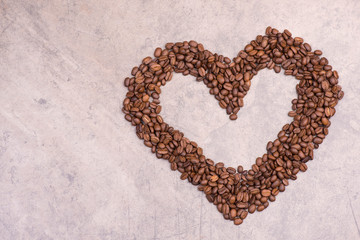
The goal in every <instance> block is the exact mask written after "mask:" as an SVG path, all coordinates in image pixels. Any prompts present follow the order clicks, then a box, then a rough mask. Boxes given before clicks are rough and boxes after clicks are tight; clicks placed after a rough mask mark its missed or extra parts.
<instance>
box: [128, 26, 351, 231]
mask: <svg viewBox="0 0 360 240" xmlns="http://www.w3.org/2000/svg"><path fill="white" fill-rule="evenodd" d="M321 55H322V52H321V51H320V50H315V51H313V52H312V51H311V46H310V45H309V44H308V43H304V41H303V39H302V38H300V37H295V38H293V37H292V34H291V33H290V32H289V31H288V30H284V32H283V33H281V32H279V31H278V30H277V29H275V28H271V27H267V28H266V30H265V35H264V36H261V35H258V36H257V37H256V39H255V40H253V41H251V42H250V44H248V45H246V47H245V48H244V50H241V51H240V52H239V54H238V55H237V56H236V57H235V58H233V60H232V61H231V60H230V58H227V57H224V56H222V55H218V54H213V53H211V52H210V51H208V50H205V49H204V47H203V45H202V44H200V43H197V42H195V41H193V40H192V41H189V42H188V41H184V42H177V43H167V44H166V45H165V49H161V48H157V49H155V52H154V58H152V57H146V58H144V59H143V61H142V63H141V64H140V66H139V67H134V68H133V69H132V71H131V74H132V77H127V78H125V81H124V85H125V86H126V87H127V88H128V90H129V91H128V92H127V94H126V97H125V99H124V101H123V108H122V111H123V112H124V114H125V119H126V120H128V121H130V122H131V123H132V125H133V126H135V127H136V134H137V136H138V137H139V138H140V139H142V140H144V144H145V146H147V147H149V148H151V151H152V152H153V153H155V154H156V156H157V157H158V158H163V159H166V160H168V161H169V162H170V168H171V170H178V171H179V172H181V176H180V178H181V179H182V180H185V179H187V180H188V181H189V182H190V183H192V184H193V185H197V186H198V190H200V191H203V192H204V193H205V194H206V198H207V199H208V201H209V202H212V203H213V204H214V205H216V206H217V209H218V210H219V212H221V213H222V214H223V216H224V218H225V219H230V220H232V221H234V224H235V225H239V224H241V223H242V222H243V220H244V219H245V218H246V216H247V215H248V213H254V212H255V211H259V212H261V211H263V210H264V209H265V208H267V207H268V205H269V202H273V201H275V199H276V196H277V195H278V193H279V192H283V191H285V187H286V186H287V185H288V184H289V179H291V180H296V178H297V177H296V175H297V173H298V172H299V171H302V172H305V171H306V170H307V165H306V163H307V162H308V161H309V160H312V159H313V150H314V149H317V148H318V147H319V145H320V144H321V143H322V142H323V139H324V138H325V136H326V135H327V134H328V127H329V126H330V124H331V123H330V121H329V119H330V118H331V117H332V116H333V115H334V114H335V106H336V105H337V103H338V101H339V100H341V99H342V97H343V96H344V92H343V91H342V89H341V86H339V85H338V78H339V76H338V73H337V71H334V70H332V67H331V66H330V65H329V64H328V60H327V59H326V58H324V57H320V56H321ZM264 68H268V69H274V71H275V72H276V73H279V72H280V71H281V69H283V70H284V71H285V75H291V76H294V77H295V78H296V79H297V80H299V83H298V84H297V85H296V92H297V98H296V99H294V100H292V110H291V111H290V112H289V114H288V115H289V116H290V117H292V118H293V121H292V122H291V123H288V124H285V125H284V126H283V127H282V130H281V131H280V132H279V134H278V137H277V139H275V140H274V141H269V142H268V144H267V146H266V150H267V152H266V153H265V154H264V155H263V156H262V157H258V158H257V159H256V161H255V164H253V165H252V168H251V169H249V170H244V169H243V167H242V166H238V167H237V169H235V168H233V167H225V166H224V163H221V162H219V163H215V162H214V161H213V160H211V159H208V158H206V157H205V156H204V155H203V150H202V148H201V147H199V146H198V145H197V143H195V142H193V141H190V140H189V139H187V138H186V137H185V136H184V134H183V133H182V132H181V131H179V130H176V129H174V128H173V127H171V126H170V125H169V124H167V123H165V122H164V120H163V118H162V117H161V116H160V112H161V106H160V105H159V104H160V101H159V96H160V93H161V88H160V87H161V86H164V85H166V83H167V82H168V81H170V80H171V78H172V75H173V73H174V72H175V73H182V74H183V75H189V74H190V75H193V76H194V77H195V78H196V80H197V81H202V82H204V83H205V85H206V86H207V87H208V88H210V91H209V92H210V94H211V95H214V96H215V98H216V99H217V100H218V101H219V105H220V107H221V108H223V109H225V110H226V113H227V114H229V115H230V119H231V120H236V118H237V115H236V114H237V113H238V112H239V110H240V108H241V107H242V106H243V99H244V97H245V96H246V94H247V92H248V91H249V89H250V86H251V80H252V78H253V76H255V75H256V74H257V73H258V71H260V70H261V69H264Z"/></svg>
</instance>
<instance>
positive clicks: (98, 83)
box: [0, 0, 360, 240]
mask: <svg viewBox="0 0 360 240" xmlns="http://www.w3.org/2000/svg"><path fill="white" fill-rule="evenodd" d="M359 21H360V2H359V1H356V0H340V1H335V0H332V1H305V2H304V1H287V2H284V1H280V0H277V1H262V2H260V1H226V3H225V2H224V3H221V2H219V1H190V0H187V1H124V0H120V1H119V0H117V1H115V0H103V1H99V0H97V1H96V0H90V1H79V0H66V1H65V0H64V1H59V0H55V1H45V0H39V1H25V0H2V1H0V106H1V108H0V123H1V124H0V236H1V237H0V238H1V239H4V240H7V239H159V240H160V239H161V240H162V239H277V240H281V239H329V240H330V239H360V230H359V226H360V189H359V185H360V168H359V153H360V141H359V140H360V138H359V136H360V107H359V106H360V105H359V103H360V101H359V95H360V87H359V84H358V82H359V73H358V71H359V69H360V64H359V55H360V50H359V49H360V44H359V43H360V42H359V39H360V28H359ZM268 25H270V26H273V27H276V28H278V29H279V30H281V31H282V30H283V29H285V28H287V29H289V30H290V31H291V32H292V33H293V35H295V36H300V37H303V38H304V39H305V41H306V42H308V43H310V44H311V45H312V47H313V48H314V49H321V50H322V51H323V53H324V56H325V57H327V58H328V59H329V61H330V64H331V65H332V66H333V67H334V69H336V70H338V72H339V75H340V84H341V85H342V86H343V89H344V91H345V97H344V99H343V100H342V101H341V102H340V104H339V105H338V106H337V113H336V115H335V117H334V118H332V119H331V122H332V126H331V127H330V133H329V135H328V137H327V138H326V140H325V142H324V143H323V144H322V145H321V146H320V148H319V149H318V150H316V151H315V160H314V161H311V162H309V164H308V166H309V169H308V171H307V172H305V173H300V174H299V175H298V180H296V181H291V182H290V185H289V186H288V187H287V189H286V191H285V192H284V193H281V194H279V195H278V198H277V201H276V202H274V203H271V204H270V206H269V207H268V208H267V209H266V210H265V211H263V212H261V213H257V214H254V215H250V216H248V217H247V219H246V220H245V221H244V223H243V224H242V225H240V226H234V225H233V223H232V222H230V221H225V220H224V219H223V218H222V216H221V214H219V213H218V212H217V210H216V208H215V207H214V206H213V205H210V204H209V203H208V202H207V200H206V198H205V196H204V195H203V193H201V192H198V191H197V189H196V188H195V187H193V186H192V185H191V184H189V183H188V182H186V181H180V179H179V176H180V174H179V173H178V172H172V171H170V167H169V163H167V162H166V161H163V160H159V159H156V158H155V156H154V155H153V154H151V153H150V151H149V149H148V148H146V147H144V146H143V143H142V142H141V141H140V140H139V139H138V138H137V137H136V135H135V133H134V128H133V127H132V126H131V125H130V124H129V123H128V122H126V121H125V120H124V115H123V114H122V112H121V111H120V108H121V106H122V100H123V98H124V95H125V93H126V89H125V88H124V87H123V79H124V78H125V77H126V76H129V74H130V71H131V68H132V67H133V66H136V65H138V64H139V63H140V61H141V60H142V58H143V57H146V56H148V55H152V53H153V51H154V49H155V48H156V47H158V46H164V44H165V43H166V42H170V41H172V42H174V41H183V40H191V39H194V40H197V41H199V42H202V43H203V44H204V46H205V48H207V49H209V50H211V51H213V52H217V53H220V54H223V55H225V56H228V57H231V58H232V57H233V56H235V55H236V54H237V53H238V51H239V50H240V49H242V48H243V47H244V46H245V44H246V43H248V42H249V41H250V40H252V39H254V38H255V37H256V35H258V34H263V33H264V31H265V28H266V27H267V26H268ZM295 84H296V80H295V79H294V78H291V77H285V75H283V74H275V73H274V72H272V71H269V70H263V71H261V72H260V73H259V74H258V75H257V76H256V77H255V79H254V80H253V84H252V87H251V90H250V92H249V94H248V96H247V97H246V98H245V107H244V108H243V109H241V110H240V112H239V118H238V120H237V121H235V122H230V120H229V119H228V116H227V115H226V114H225V112H224V111H223V110H222V109H220V108H219V107H218V104H217V102H216V100H215V99H214V98H213V97H212V96H210V95H209V94H208V89H207V88H206V87H205V86H204V85H203V84H202V83H198V82H196V81H195V80H194V78H192V77H190V76H189V77H183V76H182V75H179V74H177V75H174V78H173V80H172V81H171V82H170V83H169V84H168V85H167V86H166V87H164V88H163V94H162V95H161V100H162V105H163V113H162V114H163V116H164V119H165V120H166V121H167V122H169V123H170V124H171V125H173V126H174V127H176V128H178V129H180V130H182V131H183V132H184V133H185V135H186V136H187V137H189V138H190V139H192V140H195V141H196V142H198V143H199V145H200V146H202V147H203V148H204V153H205V155H206V156H207V157H210V158H212V159H213V160H215V161H223V162H225V163H226V165H227V166H234V167H236V166H237V165H238V164H243V165H244V166H245V167H246V168H248V167H250V166H251V164H252V163H254V162H255V158H256V157H258V156H261V155H262V154H263V153H265V146H266V143H267V142H268V141H269V140H272V139H274V138H275V137H276V134H277V133H278V131H279V130H280V128H281V127H282V126H283V125H284V124H285V123H287V122H289V121H290V119H289V118H288V117H287V112H288V111H289V110H290V106H291V103H290V101H291V100H292V99H293V98H294V97H296V94H295ZM194 103H195V104H194Z"/></svg>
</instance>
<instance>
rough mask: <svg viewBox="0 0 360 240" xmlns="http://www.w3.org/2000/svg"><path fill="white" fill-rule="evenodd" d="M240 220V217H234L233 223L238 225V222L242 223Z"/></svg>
mask: <svg viewBox="0 0 360 240" xmlns="http://www.w3.org/2000/svg"><path fill="white" fill-rule="evenodd" d="M242 222H243V220H242V219H241V218H236V219H235V220H234V224H235V225H240V224H242Z"/></svg>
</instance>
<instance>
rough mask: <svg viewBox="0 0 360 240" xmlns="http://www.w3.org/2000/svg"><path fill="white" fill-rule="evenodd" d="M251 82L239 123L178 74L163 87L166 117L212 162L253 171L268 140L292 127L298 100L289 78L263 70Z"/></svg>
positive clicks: (194, 83)
mask: <svg viewBox="0 0 360 240" xmlns="http://www.w3.org/2000/svg"><path fill="white" fill-rule="evenodd" d="M252 82H253V83H252V85H251V89H250V91H249V92H248V94H247V95H246V97H245V98H244V107H243V108H242V109H241V110H240V112H239V114H238V119H237V120H236V121H230V120H229V118H228V116H227V114H226V113H225V112H224V111H223V109H221V108H219V106H218V101H217V100H216V99H215V98H213V97H212V96H210V95H209V90H208V89H207V88H204V84H203V83H202V82H197V81H196V80H195V78H194V77H193V76H183V75H180V74H175V75H174V76H173V80H172V81H170V82H168V83H167V85H166V86H165V87H163V92H162V95H161V102H162V115H163V117H164V118H165V119H167V122H168V123H169V124H170V125H171V126H174V127H175V128H176V129H179V130H181V131H182V132H183V133H184V134H185V136H188V137H189V139H192V140H194V141H195V142H197V143H198V144H199V145H200V146H202V147H203V149H204V152H206V153H207V157H208V158H210V159H213V160H216V161H221V162H224V163H225V164H226V165H227V166H234V167H235V166H238V165H242V166H243V167H244V168H245V169H249V168H251V165H252V164H253V163H254V160H255V159H256V158H257V157H258V156H261V155H262V154H263V152H264V146H266V144H267V143H268V141H270V140H274V139H276V137H277V134H278V126H279V125H282V124H283V123H286V122H288V123H290V122H291V118H290V117H288V115H287V113H288V112H289V111H290V110H291V100H292V99H294V98H295V97H296V90H295V86H296V80H295V79H294V78H292V77H291V76H285V75H283V74H274V73H273V72H272V71H269V70H264V71H261V72H259V73H258V74H257V75H256V76H255V77H254V79H253V81H252Z"/></svg>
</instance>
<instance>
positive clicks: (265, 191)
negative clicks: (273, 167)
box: [261, 189, 271, 197]
mask: <svg viewBox="0 0 360 240" xmlns="http://www.w3.org/2000/svg"><path fill="white" fill-rule="evenodd" d="M261 195H263V196H264V197H268V196H270V195H271V191H270V190H269V189H263V190H261Z"/></svg>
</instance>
